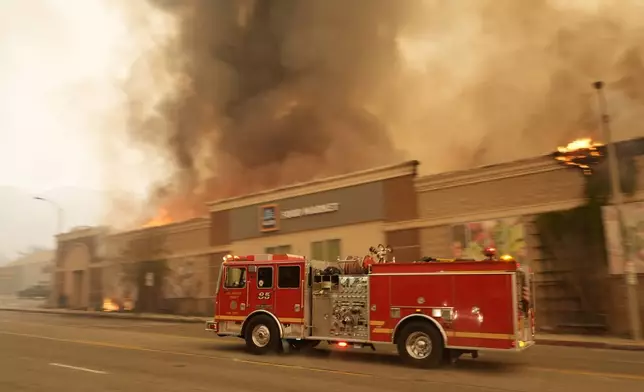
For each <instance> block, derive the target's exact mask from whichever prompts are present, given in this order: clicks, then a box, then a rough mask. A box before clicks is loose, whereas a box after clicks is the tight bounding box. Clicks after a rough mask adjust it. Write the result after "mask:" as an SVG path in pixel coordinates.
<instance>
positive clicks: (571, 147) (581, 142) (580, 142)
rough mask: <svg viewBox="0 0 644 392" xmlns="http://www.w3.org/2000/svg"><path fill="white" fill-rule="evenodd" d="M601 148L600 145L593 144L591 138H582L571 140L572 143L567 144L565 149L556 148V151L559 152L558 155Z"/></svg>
mask: <svg viewBox="0 0 644 392" xmlns="http://www.w3.org/2000/svg"><path fill="white" fill-rule="evenodd" d="M601 146H603V144H602V143H597V142H594V141H593V139H591V138H583V139H577V140H573V141H572V142H570V143H568V145H567V146H566V147H557V151H559V152H560V153H567V152H573V151H578V150H589V149H593V148H595V147H601Z"/></svg>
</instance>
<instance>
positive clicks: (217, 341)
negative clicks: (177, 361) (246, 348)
mask: <svg viewBox="0 0 644 392" xmlns="http://www.w3.org/2000/svg"><path fill="white" fill-rule="evenodd" d="M0 322H7V323H9V322H11V323H13V324H24V325H33V326H38V327H41V328H42V323H35V322H30V321H15V320H0ZM164 324H167V323H164ZM164 324H161V325H159V324H156V326H161V327H163V326H164ZM183 325H185V324H183ZM55 326H56V327H59V328H70V329H87V328H101V327H103V328H105V329H106V330H109V331H113V332H119V333H127V334H141V333H144V334H145V335H146V336H157V337H164V338H167V337H169V336H171V337H172V338H173V339H178V340H193V341H201V342H208V343H214V344H235V343H236V342H234V341H232V340H225V339H214V338H200V337H197V336H183V335H175V334H172V333H162V332H148V331H137V330H136V329H129V330H128V329H127V328H128V327H123V328H121V327H116V328H112V326H106V325H104V324H93V323H92V324H88V325H61V324H58V325H55ZM137 328H138V326H137ZM205 333H208V334H212V332H205Z"/></svg>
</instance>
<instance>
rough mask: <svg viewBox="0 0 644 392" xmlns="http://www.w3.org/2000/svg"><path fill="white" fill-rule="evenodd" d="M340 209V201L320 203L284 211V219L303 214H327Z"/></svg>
mask: <svg viewBox="0 0 644 392" xmlns="http://www.w3.org/2000/svg"><path fill="white" fill-rule="evenodd" d="M339 209H340V203H327V204H319V205H317V206H311V207H305V208H295V209H292V210H286V211H282V214H281V215H282V219H290V218H299V217H302V216H309V215H319V214H326V213H328V212H335V211H338V210H339Z"/></svg>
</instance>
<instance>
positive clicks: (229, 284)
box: [224, 267, 246, 289]
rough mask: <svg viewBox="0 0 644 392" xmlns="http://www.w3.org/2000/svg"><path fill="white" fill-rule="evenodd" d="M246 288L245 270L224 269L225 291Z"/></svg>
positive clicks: (238, 268) (235, 268)
mask: <svg viewBox="0 0 644 392" xmlns="http://www.w3.org/2000/svg"><path fill="white" fill-rule="evenodd" d="M245 286H246V268H243V267H226V277H225V280H224V287H225V288H227V289H234V288H243V287H245Z"/></svg>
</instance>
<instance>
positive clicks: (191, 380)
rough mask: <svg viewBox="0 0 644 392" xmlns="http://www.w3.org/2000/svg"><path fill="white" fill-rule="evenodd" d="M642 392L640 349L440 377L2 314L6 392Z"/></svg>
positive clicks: (186, 333)
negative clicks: (261, 354)
mask: <svg viewBox="0 0 644 392" xmlns="http://www.w3.org/2000/svg"><path fill="white" fill-rule="evenodd" d="M152 390H154V392H166V391H177V392H179V391H180V392H188V391H222V392H249V391H261V392H268V391H298V392H300V391H307V392H309V391H312V392H315V391H324V392H328V391H329V390H344V391H351V392H362V391H370V392H374V391H392V392H394V391H402V390H404V391H405V392H415V391H423V392H427V391H432V390H436V391H438V390H440V391H441V392H469V391H525V392H533V391H534V392H537V391H539V392H544V391H552V392H557V391H565V392H571V391H584V392H594V391H606V390H613V391H619V392H628V391H633V392H635V391H637V392H642V391H644V352H629V351H608V350H595V349H582V348H568V347H552V346H537V347H534V348H533V349H531V350H529V351H527V352H525V353H523V354H519V355H516V354H505V353H485V354H482V355H481V356H480V357H479V358H478V359H476V360H472V359H463V360H461V361H459V362H458V363H457V364H455V365H454V366H451V367H447V368H442V369H439V370H418V369H411V368H407V367H404V366H403V365H401V364H400V363H399V360H398V358H397V357H396V356H395V355H393V354H392V349H391V348H387V346H385V349H384V350H383V351H378V352H376V353H373V352H370V350H352V351H343V352H339V351H329V350H328V349H325V348H322V349H318V350H315V351H313V352H311V353H307V354H302V353H300V354H283V355H279V356H277V355H276V356H264V357H258V356H252V355H249V354H246V353H245V352H244V351H243V342H242V341H241V340H240V339H234V338H217V337H215V336H212V335H210V334H208V333H206V332H205V331H203V327H202V326H201V325H199V324H174V323H156V322H145V321H131V320H111V319H99V318H80V317H70V316H61V315H38V314H27V313H17V312H0V391H3V392H5V391H6V392H22V391H38V392H41V391H48V392H63V391H65V392H75V391H78V392H87V391H93V392H102V391H124V392H131V391H136V392H141V391H152Z"/></svg>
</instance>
